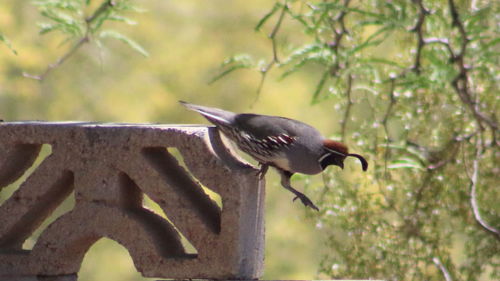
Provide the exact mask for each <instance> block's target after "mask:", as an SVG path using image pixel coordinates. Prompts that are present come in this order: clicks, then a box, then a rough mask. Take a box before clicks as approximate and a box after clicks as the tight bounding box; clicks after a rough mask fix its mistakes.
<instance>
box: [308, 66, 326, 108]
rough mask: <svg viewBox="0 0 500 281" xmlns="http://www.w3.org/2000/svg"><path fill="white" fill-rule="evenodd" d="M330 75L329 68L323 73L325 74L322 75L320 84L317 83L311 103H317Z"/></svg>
mask: <svg viewBox="0 0 500 281" xmlns="http://www.w3.org/2000/svg"><path fill="white" fill-rule="evenodd" d="M329 75H330V71H329V70H328V69H327V70H326V71H325V73H323V76H321V79H320V80H319V82H318V84H317V85H316V90H315V91H314V93H313V97H312V100H311V104H315V103H317V102H318V100H319V94H320V93H321V90H323V87H324V86H325V83H326V81H327V80H328V76H329Z"/></svg>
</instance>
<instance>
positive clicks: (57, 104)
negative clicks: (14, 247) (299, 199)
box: [0, 0, 500, 280]
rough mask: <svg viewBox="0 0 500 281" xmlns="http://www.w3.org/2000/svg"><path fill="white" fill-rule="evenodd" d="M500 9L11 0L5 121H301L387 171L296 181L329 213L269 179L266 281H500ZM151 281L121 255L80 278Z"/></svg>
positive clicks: (110, 245)
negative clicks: (213, 112) (221, 112)
mask: <svg viewBox="0 0 500 281" xmlns="http://www.w3.org/2000/svg"><path fill="white" fill-rule="evenodd" d="M137 5H139V6H140V7H136V6H137ZM498 10H499V5H498V4H497V3H495V1H480V0H477V1H474V0H472V1H458V0H456V1H452V0H448V1H444V0H439V1H419V0H414V1H404V0H394V1H380V0H368V1H349V0H341V1H340V0H337V1H335V0H332V1H301V0H295V1H292V0H290V1H283V0H282V1H275V2H271V1H264V0H258V1H243V0H234V1H224V0H214V1H194V0H189V1H178V2H174V1H158V0H145V1H141V2H139V1H131V0H116V1H107V0H102V1H90V0H86V1H84V0H44V1H42V0H39V1H35V2H31V1H3V2H1V3H0V15H1V16H0V73H1V75H0V119H5V120H7V121H8V120H23V119H28V120H91V121H103V122H108V121H109V122H161V123H193V122H204V121H203V119H201V118H200V117H199V116H197V115H196V114H192V113H189V112H186V111H184V110H183V108H181V107H180V106H178V104H177V100H179V99H183V100H187V101H191V102H196V103H200V104H207V105H213V106H218V107H222V108H226V109H229V110H233V111H240V112H241V111H254V112H258V113H264V114H272V115H282V116H288V117H291V118H295V119H299V120H302V121H305V122H307V123H310V124H312V125H314V126H315V127H317V128H318V129H320V130H321V131H322V132H324V133H325V134H326V135H327V136H330V137H333V138H336V139H339V140H342V141H344V142H346V143H347V144H348V145H349V146H350V148H351V151H353V152H356V153H360V154H363V155H364V156H367V157H368V158H369V159H370V168H369V170H368V172H367V173H362V172H361V169H360V167H359V164H358V163H356V162H355V161H352V162H353V163H352V164H348V165H346V169H345V170H344V171H339V170H336V169H334V168H330V169H328V170H327V172H326V173H324V174H323V175H322V176H316V177H305V176H301V175H295V176H294V177H293V185H295V186H298V187H301V188H303V189H304V190H305V192H306V193H307V194H310V195H312V196H311V199H313V201H316V202H318V206H319V207H320V209H321V211H320V212H319V213H316V212H312V211H309V210H304V208H303V206H301V205H300V204H298V203H292V202H291V199H292V196H291V194H289V193H288V192H286V191H284V190H282V188H281V187H280V185H279V180H278V179H277V177H276V176H275V175H271V176H268V178H267V180H268V182H267V192H268V196H267V199H266V200H267V202H266V209H267V216H266V220H267V221H266V230H267V237H266V244H267V245H266V273H265V275H264V279H314V278H323V279H326V278H384V279H390V280H444V279H445V278H447V277H449V278H452V279H453V280H497V279H499V278H500V268H499V267H500V255H499V254H498V253H499V252H500V243H499V238H498V234H495V233H494V231H495V230H498V228H499V227H500V216H499V214H500V208H499V204H498V202H499V201H500V194H499V193H500V192H499V189H498V176H497V175H498V174H499V173H500V171H499V168H498V167H499V163H498V159H499V153H500V152H499V151H498V136H497V135H498V121H497V119H498V116H497V114H498V112H497V111H498V110H497V108H499V100H500V98H499V95H498V65H499V61H498V60H499V58H498V43H499V42H500V41H499V36H498V32H499V30H498V27H497V22H496V20H497V18H498V14H499V13H498ZM138 12H140V13H138ZM37 23H38V25H37ZM253 31H256V32H253ZM40 33H41V34H40ZM40 35H43V36H40ZM7 38H9V39H7ZM106 38H112V39H118V40H115V41H116V42H115V41H113V40H105V39H106ZM118 41H121V42H118ZM122 42H124V43H126V44H125V45H124V44H121V43H122ZM87 43H88V44H87ZM130 47H132V48H130ZM14 50H15V51H14ZM15 53H17V55H15ZM138 54H139V55H138ZM140 54H142V55H146V54H149V57H148V58H145V57H144V56H141V55H140ZM233 54H234V55H233ZM221 62H222V64H221ZM47 70H48V71H47ZM235 70H238V71H235ZM28 73H29V74H28ZM23 74H24V75H23ZM229 74H230V75H229ZM29 77H32V78H37V79H38V80H36V79H30V78H29ZM39 80H42V81H39ZM311 104H312V105H314V106H312V105H311ZM347 162H350V161H349V160H348V161H346V164H347ZM13 189H15V186H13V187H11V188H10V189H9V190H11V191H13ZM6 196H8V195H6V194H5V193H2V194H0V197H3V198H0V199H5V197H6ZM471 199H472V200H471ZM65 205H67V208H68V209H69V208H71V205H72V202H66V203H65ZM474 205H475V206H476V207H477V208H476V207H474V208H473V206H474ZM153 207H154V206H153ZM59 212H62V210H59ZM167 215H168V214H167ZM304 218H306V219H304ZM38 233H39V231H38ZM33 239H36V235H35V237H33V238H32V239H31V240H30V241H29V243H28V244H30V245H31V244H33V243H34V240H33ZM28 246H29V245H28ZM31 246H32V245H31ZM446 274H448V275H446ZM141 279H142V278H141V277H140V276H139V275H138V273H136V272H135V269H134V268H133V265H132V262H131V260H130V258H129V257H128V256H127V254H126V251H125V250H124V249H123V248H121V247H120V246H119V245H118V244H116V243H114V242H112V241H110V240H106V239H103V240H100V241H99V242H98V243H96V244H95V245H94V246H93V247H92V249H91V250H90V252H89V253H88V254H87V256H86V258H85V260H84V263H83V266H82V269H81V272H80V280H141Z"/></svg>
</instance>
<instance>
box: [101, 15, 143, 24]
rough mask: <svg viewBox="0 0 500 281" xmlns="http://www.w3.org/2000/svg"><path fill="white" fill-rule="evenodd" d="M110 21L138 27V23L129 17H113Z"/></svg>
mask: <svg viewBox="0 0 500 281" xmlns="http://www.w3.org/2000/svg"><path fill="white" fill-rule="evenodd" d="M108 20H112V21H119V22H124V23H126V24H128V25H136V24H137V22H136V21H134V20H131V19H129V18H127V17H124V16H119V15H111V16H110V17H109V18H108Z"/></svg>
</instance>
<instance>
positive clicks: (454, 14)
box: [448, 0, 499, 143]
mask: <svg viewBox="0 0 500 281" xmlns="http://www.w3.org/2000/svg"><path fill="white" fill-rule="evenodd" d="M448 6H449V9H450V14H451V20H452V21H451V24H452V26H453V27H456V28H457V29H458V31H459V33H460V37H461V39H462V43H461V44H460V51H459V52H458V53H456V55H455V56H453V57H450V58H451V59H452V61H454V62H455V63H456V65H457V67H458V71H459V73H458V74H457V76H456V77H455V78H454V79H453V80H452V82H451V84H452V86H453V88H454V89H455V92H456V93H457V95H458V96H459V97H460V100H461V101H462V102H463V103H464V104H465V105H466V106H467V107H468V108H469V110H470V111H471V112H472V115H473V116H474V118H475V119H476V123H477V124H478V126H479V128H480V129H481V130H484V125H483V123H485V124H486V125H487V126H489V127H490V129H491V133H492V136H493V143H495V142H496V134H497V131H498V129H499V126H498V123H497V122H496V121H495V120H494V118H492V117H490V116H488V115H486V114H485V113H483V112H482V111H481V110H480V106H479V104H478V103H477V102H476V101H475V100H474V98H473V95H472V93H471V89H470V85H469V77H468V71H469V68H470V67H469V66H467V65H466V64H465V62H464V58H465V54H466V51H467V46H468V43H469V42H470V40H469V38H468V37H467V31H466V30H465V26H464V24H463V23H462V21H461V20H460V15H459V13H458V10H457V7H456V5H455V1H454V0H448Z"/></svg>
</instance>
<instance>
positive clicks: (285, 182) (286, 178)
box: [278, 169, 319, 211]
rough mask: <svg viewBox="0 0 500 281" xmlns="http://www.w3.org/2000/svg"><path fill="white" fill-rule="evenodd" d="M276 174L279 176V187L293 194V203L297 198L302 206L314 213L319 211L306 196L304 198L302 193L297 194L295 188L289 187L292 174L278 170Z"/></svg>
mask: <svg viewBox="0 0 500 281" xmlns="http://www.w3.org/2000/svg"><path fill="white" fill-rule="evenodd" d="M278 172H279V173H280V174H281V185H282V186H283V187H284V188H286V189H288V190H289V191H291V192H292V193H293V194H295V198H293V202H295V200H297V198H298V199H300V201H301V202H302V204H304V206H306V207H310V208H312V209H314V210H316V211H319V208H318V207H316V205H314V203H313V202H312V201H311V200H310V199H309V198H308V197H307V196H305V195H304V194H303V193H302V192H299V191H298V190H296V189H295V188H293V187H292V186H291V185H290V177H291V176H292V173H290V172H287V171H284V170H280V169H278Z"/></svg>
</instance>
